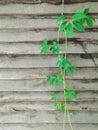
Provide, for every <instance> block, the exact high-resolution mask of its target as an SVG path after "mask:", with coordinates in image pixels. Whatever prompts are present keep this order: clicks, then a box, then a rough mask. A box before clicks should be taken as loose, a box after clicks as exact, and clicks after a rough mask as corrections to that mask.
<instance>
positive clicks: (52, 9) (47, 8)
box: [0, 0, 98, 14]
mask: <svg viewBox="0 0 98 130" xmlns="http://www.w3.org/2000/svg"><path fill="white" fill-rule="evenodd" d="M19 1H20V0H19ZM88 6H89V8H90V9H91V12H92V13H96V12H98V9H97V3H96V2H87V3H80V4H73V5H66V4H65V5H64V12H65V13H74V12H76V11H79V10H83V9H84V8H87V7H88ZM61 8H62V5H57V6H55V5H50V4H41V5H40V4H37V5H36V6H34V5H33V4H4V5H3V4H1V6H0V14H3V13H7V14H9V13H12V12H13V14H14V13H18V14H19V13H20V14H21V13H22V14H26V13H28V14H32V13H33V14H48V13H52V14H53V13H54V14H55V13H56V14H57V13H59V14H60V10H61Z"/></svg>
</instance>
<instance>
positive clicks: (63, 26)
mask: <svg viewBox="0 0 98 130" xmlns="http://www.w3.org/2000/svg"><path fill="white" fill-rule="evenodd" d="M66 24H67V22H63V23H62V24H61V25H60V27H59V32H62V31H64V30H65V28H66Z"/></svg>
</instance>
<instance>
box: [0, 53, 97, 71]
mask: <svg viewBox="0 0 98 130" xmlns="http://www.w3.org/2000/svg"><path fill="white" fill-rule="evenodd" d="M3 54H4V55H3ZM68 57H69V59H70V60H71V61H72V62H73V64H74V65H76V66H77V67H96V66H98V58H97V55H95V56H94V55H92V54H87V55H86V54H78V53H77V54H69V55H68ZM25 61H27V62H25ZM48 61H49V62H48ZM81 62H82V63H81ZM56 63H57V56H51V55H50V56H49V55H48V56H45V55H43V56H41V55H37V56H36V55H34V53H33V54H32V55H29V54H25V55H19V54H15V53H14V54H11V55H10V53H7V55H5V53H1V56H0V68H43V67H50V68H52V67H56Z"/></svg>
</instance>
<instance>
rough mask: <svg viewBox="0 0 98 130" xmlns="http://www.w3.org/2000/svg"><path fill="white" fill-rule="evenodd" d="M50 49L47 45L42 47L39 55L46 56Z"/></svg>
mask: <svg viewBox="0 0 98 130" xmlns="http://www.w3.org/2000/svg"><path fill="white" fill-rule="evenodd" d="M50 48H51V47H50V46H48V45H45V46H43V47H42V49H41V54H47V53H48V52H49V50H50Z"/></svg>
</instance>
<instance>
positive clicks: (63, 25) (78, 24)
mask: <svg viewBox="0 0 98 130" xmlns="http://www.w3.org/2000/svg"><path fill="white" fill-rule="evenodd" d="M89 11H90V9H89V8H86V9H84V11H81V12H77V13H75V14H74V15H73V16H71V17H70V18H67V16H65V15H61V16H59V17H58V18H57V23H58V24H59V30H58V31H59V32H63V31H64V32H65V33H66V34H67V36H68V37H72V36H73V33H74V30H77V31H81V32H84V31H85V24H87V25H88V26H89V27H92V26H93V23H94V21H95V18H94V17H93V16H91V15H90V14H89Z"/></svg>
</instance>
